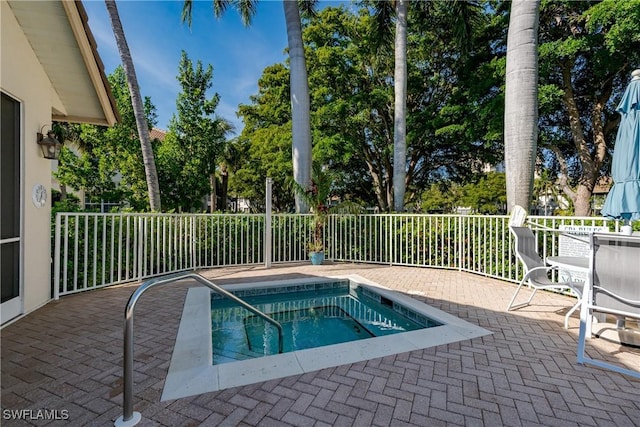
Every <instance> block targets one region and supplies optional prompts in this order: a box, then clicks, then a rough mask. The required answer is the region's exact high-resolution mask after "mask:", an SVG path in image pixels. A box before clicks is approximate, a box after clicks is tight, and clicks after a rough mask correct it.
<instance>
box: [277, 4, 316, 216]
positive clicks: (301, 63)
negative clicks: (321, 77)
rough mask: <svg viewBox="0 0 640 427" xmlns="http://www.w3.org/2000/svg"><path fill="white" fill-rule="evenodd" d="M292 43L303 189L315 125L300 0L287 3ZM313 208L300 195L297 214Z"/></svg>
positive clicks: (296, 166)
mask: <svg viewBox="0 0 640 427" xmlns="http://www.w3.org/2000/svg"><path fill="white" fill-rule="evenodd" d="M283 6H284V15H285V19H286V23H287V38H288V41H289V62H290V67H291V72H290V86H291V127H292V137H293V142H292V157H293V178H294V180H295V182H297V183H298V184H299V185H300V186H302V187H304V188H308V187H309V185H310V184H311V123H310V111H309V109H310V107H309V83H308V80H307V65H306V62H305V59H304V47H303V44H302V23H301V22H300V10H299V8H298V2H297V0H283ZM308 211H309V207H308V206H307V205H306V203H304V201H303V200H302V198H301V197H300V196H299V195H297V194H296V212H298V213H307V212H308Z"/></svg>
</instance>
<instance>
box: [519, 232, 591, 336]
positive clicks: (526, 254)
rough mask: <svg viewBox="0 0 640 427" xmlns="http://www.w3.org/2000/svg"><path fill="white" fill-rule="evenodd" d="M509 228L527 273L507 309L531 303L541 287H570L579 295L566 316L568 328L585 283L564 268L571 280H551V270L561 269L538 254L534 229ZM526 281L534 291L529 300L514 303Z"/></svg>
mask: <svg viewBox="0 0 640 427" xmlns="http://www.w3.org/2000/svg"><path fill="white" fill-rule="evenodd" d="M509 230H510V231H511V233H512V234H513V235H514V236H515V239H516V242H515V243H516V245H515V246H516V247H515V251H516V256H517V257H518V259H519V260H520V261H521V262H522V264H523V265H524V269H525V274H524V277H523V278H522V280H520V283H519V284H518V287H517V288H516V291H515V293H514V294H513V297H512V298H511V301H510V302H509V305H508V306H507V311H511V310H515V309H518V308H521V307H524V306H527V305H529V304H530V303H531V300H532V299H533V297H534V295H535V294H536V292H537V291H538V290H540V289H553V290H557V291H560V290H567V289H570V290H572V291H573V292H574V293H575V294H576V295H577V297H578V301H577V302H576V303H575V304H574V305H573V307H571V309H570V310H569V312H568V313H567V315H566V316H565V318H564V328H565V329H567V328H568V325H569V317H571V315H572V314H573V312H574V311H576V309H577V308H578V307H579V306H580V303H581V302H582V301H581V299H580V298H581V296H582V292H581V290H580V288H581V287H582V286H583V284H582V283H581V282H576V281H573V280H572V279H571V273H570V272H568V271H564V270H563V276H566V277H568V279H569V280H566V281H557V282H556V281H553V280H551V279H550V278H549V272H550V271H552V270H559V268H558V267H550V266H547V265H545V263H544V261H543V260H542V258H540V255H538V252H537V251H536V237H535V236H534V234H533V231H531V229H530V228H529V227H513V226H511V227H509ZM558 276H560V275H558ZM525 283H527V284H528V285H529V287H530V288H533V292H532V293H531V295H530V296H529V299H528V300H527V301H525V302H521V303H518V304H514V303H515V300H516V297H517V296H518V293H519V292H520V289H521V288H522V286H523V285H524V284H525Z"/></svg>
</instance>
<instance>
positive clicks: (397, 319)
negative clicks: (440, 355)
mask: <svg viewBox="0 0 640 427" xmlns="http://www.w3.org/2000/svg"><path fill="white" fill-rule="evenodd" d="M234 293H235V294H236V296H238V297H240V298H242V299H243V300H245V301H246V302H248V303H249V304H251V305H253V306H254V307H256V308H257V309H258V310H260V311H262V312H263V313H265V314H267V315H269V316H270V317H272V318H273V319H274V320H276V321H277V322H279V323H280V324H281V325H282V328H283V347H284V352H285V353H286V352H292V351H297V350H303V349H309V348H316V347H322V346H327V345H332V344H340V343H346V342H351V341H356V340H361V339H367V338H373V337H379V336H383V335H389V334H395V333H401V332H407V331H414V330H418V329H423V328H428V327H432V326H439V325H441V323H439V322H436V321H434V320H432V319H429V318H427V317H425V316H424V315H421V314H418V313H416V312H414V311H412V310H410V309H408V308H406V307H403V306H401V305H399V304H398V303H396V302H393V301H391V300H388V299H387V298H384V297H383V296H381V295H379V294H377V293H376V292H375V291H373V290H371V289H370V288H367V289H364V288H361V287H359V286H357V285H353V286H351V284H350V282H349V281H333V282H321V283H311V284H309V283H306V284H301V285H299V286H295V285H293V286H291V285H290V286H283V287H279V288H273V287H271V288H268V289H264V290H262V291H261V290H259V289H257V290H256V289H252V290H251V291H249V292H244V293H243V292H242V291H240V292H234ZM211 308H212V310H211V319H212V322H211V325H212V329H211V333H212V348H213V364H214V365H215V364H222V363H227V362H234V361H237V360H245V359H251V358H256V357H263V356H266V355H273V354H277V353H278V332H277V329H276V328H275V327H274V326H273V325H271V324H269V323H268V322H265V321H264V320H263V319H262V318H260V317H259V316H256V315H255V314H253V313H251V312H250V311H247V310H245V309H244V308H242V307H239V306H238V305H236V304H235V303H233V302H232V301H229V300H226V299H222V298H221V297H220V296H219V295H217V294H212V299H211Z"/></svg>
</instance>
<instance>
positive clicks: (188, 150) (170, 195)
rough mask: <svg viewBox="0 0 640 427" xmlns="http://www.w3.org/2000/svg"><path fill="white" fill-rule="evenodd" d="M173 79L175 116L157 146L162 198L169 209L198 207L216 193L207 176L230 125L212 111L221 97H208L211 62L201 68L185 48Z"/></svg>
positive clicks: (213, 168)
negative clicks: (176, 87) (178, 89)
mask: <svg viewBox="0 0 640 427" xmlns="http://www.w3.org/2000/svg"><path fill="white" fill-rule="evenodd" d="M177 79H178V81H179V82H180V86H181V88H182V91H181V92H180V93H179V94H178V99H177V100H176V109H177V114H176V115H174V116H173V118H172V119H171V121H170V123H169V129H168V132H167V135H166V137H165V139H164V141H163V143H162V144H161V145H160V148H159V150H158V164H159V165H160V170H161V172H162V173H161V190H162V197H163V200H164V201H165V207H166V208H167V209H175V210H179V211H192V210H201V209H202V208H203V200H204V198H205V197H206V196H207V195H208V194H211V193H213V192H214V189H213V188H212V186H211V182H212V179H211V177H212V176H214V173H215V170H216V165H217V158H218V157H219V156H221V154H222V152H223V150H224V146H225V143H226V139H225V138H226V135H227V133H228V132H229V130H230V129H231V126H230V124H229V123H228V122H227V121H225V120H224V119H221V118H220V117H218V116H216V115H215V110H216V107H217V106H218V103H219V100H220V97H219V95H218V94H214V95H213V96H212V97H211V98H207V91H208V90H209V89H211V86H212V80H213V67H212V66H211V65H208V66H207V67H206V68H204V67H203V66H202V63H201V62H200V61H198V62H197V63H196V64H195V65H194V64H193V63H192V61H191V60H190V59H189V57H188V56H187V54H186V52H184V51H183V52H182V56H181V59H180V65H179V69H178V77H177Z"/></svg>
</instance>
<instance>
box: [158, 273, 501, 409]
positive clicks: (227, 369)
mask: <svg viewBox="0 0 640 427" xmlns="http://www.w3.org/2000/svg"><path fill="white" fill-rule="evenodd" d="M342 280H345V281H346V282H345V283H348V287H349V288H350V289H352V288H360V289H361V291H363V292H371V293H372V294H375V295H378V296H379V297H380V298H384V300H385V303H386V304H389V303H390V304H391V305H392V306H394V305H395V306H396V307H397V309H398V310H400V311H402V310H404V311H405V312H406V313H408V314H407V316H405V317H411V316H414V317H415V316H420V317H423V318H425V319H430V320H431V321H433V322H435V323H437V325H435V326H432V327H428V328H426V327H425V328H419V329H414V330H408V331H404V332H400V333H395V334H387V335H382V336H377V337H369V338H367V339H360V340H356V341H350V342H341V343H336V344H330V345H324V346H322V347H316V348H305V349H299V350H293V351H290V352H286V353H282V354H270V355H267V356H264V357H258V358H246V359H245V360H237V361H233V362H232V361H227V362H229V363H218V364H214V363H213V362H214V360H213V359H214V357H213V348H214V342H213V339H212V314H211V300H212V296H211V292H210V290H209V289H208V288H205V287H197V288H191V289H189V291H188V293H187V297H186V299H185V303H184V308H183V314H182V319H181V321H180V326H179V328H178V334H177V337H176V343H175V346H174V350H173V354H172V357H171V363H170V366H169V372H168V374H167V378H166V381H165V385H164V390H163V393H162V398H161V400H162V401H165V400H170V399H177V398H181V397H187V396H192V395H196V394H201V393H206V392H210V391H217V390H223V389H227V388H230V387H237V386H242V385H248V384H253V383H257V382H262V381H268V380H272V379H277V378H283V377H287V376H292V375H299V374H304V373H306V372H312V371H317V370H319V369H324V368H330V367H335V366H340V365H345V364H350V363H357V362H361V361H365V360H369V359H374V358H378V357H385V356H389V355H393V354H398V353H404V352H409V351H413V350H419V349H425V348H429V347H433V346H438V345H443V344H449V343H453V342H458V341H462V340H467V339H471V338H476V337H480V336H484V335H488V334H490V333H491V332H490V331H488V330H486V329H484V328H481V327H479V326H476V325H473V324H471V323H469V322H466V321H464V320H462V319H460V318H458V317H455V316H453V315H450V314H448V313H445V312H443V311H441V310H438V309H436V308H434V307H431V306H429V305H427V304H424V303H422V302H420V301H417V300H415V299H413V298H411V297H409V296H408V295H406V294H403V293H401V292H396V291H393V290H390V289H388V288H385V287H382V286H380V285H378V284H376V283H374V282H372V281H369V280H367V279H365V278H362V277H360V276H357V275H348V276H336V277H327V278H319V277H313V278H308V279H302V280H300V279H296V280H284V281H270V282H260V283H250V284H236V285H229V286H224V288H225V289H226V290H228V291H230V292H233V293H235V294H236V295H237V296H239V297H240V298H243V299H245V298H248V297H250V296H251V295H250V294H253V296H255V295H256V293H265V292H266V293H267V294H269V293H277V291H278V290H282V289H285V290H286V288H287V287H293V286H295V287H297V286H306V285H311V284H317V283H320V284H326V283H331V282H335V281H342ZM327 286H328V285H327ZM243 316H244V317H246V316H247V315H246V313H245V314H244V315H243ZM268 341H269V342H271V341H270V340H268ZM258 345H259V344H258ZM270 345H271V344H270Z"/></svg>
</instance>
